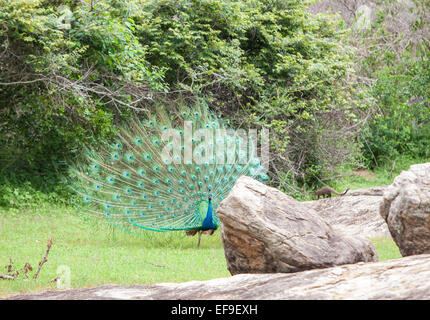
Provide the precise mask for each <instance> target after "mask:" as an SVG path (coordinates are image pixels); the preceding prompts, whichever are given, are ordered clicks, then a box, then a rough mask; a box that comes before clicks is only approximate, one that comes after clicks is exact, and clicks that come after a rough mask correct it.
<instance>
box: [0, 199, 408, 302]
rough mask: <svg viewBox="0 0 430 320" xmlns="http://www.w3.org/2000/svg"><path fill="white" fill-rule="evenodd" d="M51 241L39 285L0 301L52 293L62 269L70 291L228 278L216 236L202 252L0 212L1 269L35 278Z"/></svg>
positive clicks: (59, 216) (6, 288)
mask: <svg viewBox="0 0 430 320" xmlns="http://www.w3.org/2000/svg"><path fill="white" fill-rule="evenodd" d="M51 237H53V238H54V245H53V246H52V248H51V252H50V254H49V256H48V262H47V263H46V264H45V265H44V266H43V268H42V271H41V273H40V275H39V277H38V279H36V280H32V279H23V278H20V279H15V280H0V297H5V296H10V295H13V294H18V293H26V292H34V291H41V290H47V289H56V283H55V282H50V280H52V279H53V278H55V277H56V276H57V268H58V267H59V266H62V265H65V266H67V267H68V268H70V273H71V274H70V275H71V283H70V287H71V288H84V287H93V286H97V285H102V284H108V283H115V284H120V285H131V284H152V283H160V282H183V281H189V280H208V279H213V278H219V277H228V276H230V274H229V272H228V270H227V266H226V261H225V257H224V250H223V247H222V243H221V239H220V234H219V232H218V231H217V232H216V233H215V234H214V235H213V236H203V237H202V243H201V248H200V249H196V244H197V237H187V236H185V235H184V233H183V232H172V233H156V232H142V233H139V234H137V235H131V234H128V233H125V232H122V231H120V230H117V229H115V228H113V227H112V226H111V225H110V224H108V223H106V222H105V221H104V220H103V219H102V220H99V219H96V218H88V217H83V216H81V215H79V214H78V213H77V212H76V211H75V210H74V209H72V208H67V207H53V206H40V207H39V208H33V209H27V210H23V209H20V210H17V209H9V210H2V209H0V268H1V269H3V266H6V265H7V264H9V258H12V260H13V262H14V266H15V267H17V268H18V269H21V268H22V267H23V265H24V264H25V263H26V262H29V263H30V264H31V265H32V266H33V268H34V270H33V273H34V272H35V269H37V265H38V263H39V261H40V260H41V259H42V257H43V255H44V253H45V251H46V246H47V242H48V239H49V238H51ZM372 241H373V243H374V245H375V247H376V249H377V252H378V255H379V261H384V260H389V259H394V258H398V257H400V253H399V251H398V249H397V247H396V246H395V244H394V243H393V241H391V240H387V239H375V240H372ZM5 272H6V270H5V269H3V270H1V271H0V273H5Z"/></svg>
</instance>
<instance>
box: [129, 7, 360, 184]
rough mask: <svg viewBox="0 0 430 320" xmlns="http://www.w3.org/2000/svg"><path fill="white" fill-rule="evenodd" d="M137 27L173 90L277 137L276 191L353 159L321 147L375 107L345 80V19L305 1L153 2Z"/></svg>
mask: <svg viewBox="0 0 430 320" xmlns="http://www.w3.org/2000/svg"><path fill="white" fill-rule="evenodd" d="M132 19H133V21H135V22H136V36H137V37H138V38H139V41H140V42H141V43H142V44H143V45H144V46H146V47H147V48H148V61H150V63H151V64H153V65H157V66H159V67H160V68H163V70H165V74H166V81H167V82H168V83H169V86H170V88H171V90H173V91H174V92H177V91H181V92H187V93H191V94H193V95H195V96H200V97H201V96H202V97H204V98H205V99H206V101H208V103H209V104H210V106H211V107H212V108H214V109H216V110H217V111H218V112H221V113H222V115H223V116H224V117H227V118H228V119H230V120H231V121H232V122H234V125H236V126H244V125H245V126H250V127H254V128H255V127H261V126H264V127H267V128H270V129H271V130H272V133H273V135H272V136H271V143H272V158H273V161H272V163H271V164H272V165H273V166H277V167H278V168H277V170H273V171H272V172H271V173H272V176H273V177H274V179H273V182H274V184H275V185H276V184H278V185H279V184H281V183H282V181H281V180H282V176H283V175H284V174H285V173H286V172H289V171H291V169H296V170H293V171H296V172H295V173H294V177H293V179H297V178H299V177H300V179H301V180H302V183H305V184H306V183H307V184H309V183H312V181H313V180H315V179H316V177H321V176H324V175H327V174H328V173H329V172H330V170H326V169H333V167H335V165H332V163H334V162H336V159H343V155H342V157H341V156H339V154H338V153H337V152H336V150H333V152H332V153H331V154H321V152H320V150H319V149H317V148H314V146H313V142H314V141H315V140H316V139H318V136H319V135H320V134H321V132H323V131H324V130H326V129H327V128H328V127H330V128H339V127H341V124H340V123H342V124H351V123H354V122H355V121H356V120H357V119H355V118H354V115H355V114H356V109H357V108H366V107H367V105H366V103H362V102H360V101H357V100H354V98H353V94H352V93H353V88H352V86H351V84H350V83H347V82H346V81H345V77H346V74H347V73H348V72H349V71H350V67H351V52H350V51H349V49H348V47H347V46H346V45H344V44H343V43H342V39H343V36H344V31H343V24H342V21H341V20H339V19H337V18H336V17H334V16H323V15H318V16H312V15H310V14H309V13H307V12H306V4H305V3H304V2H303V1H288V2H285V1H259V0H253V1H225V0H218V1H212V0H211V1H207V0H187V1H169V0H163V1H153V2H151V3H150V4H147V5H146V6H145V5H143V6H142V7H141V8H140V10H137V11H136V12H135V15H134V16H133V17H132ZM303 137H306V138H307V141H305V142H304V143H303V140H304V139H302V138H303ZM345 139H346V140H348V141H349V142H348V143H349V144H350V145H352V144H353V143H352V141H353V139H351V137H345ZM324 160H327V161H324ZM286 165H289V167H286ZM292 167H293V168H292ZM309 168H313V169H309ZM315 168H319V169H318V170H315ZM284 170H285V171H284ZM315 176H316V177H315Z"/></svg>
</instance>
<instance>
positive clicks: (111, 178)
mask: <svg viewBox="0 0 430 320" xmlns="http://www.w3.org/2000/svg"><path fill="white" fill-rule="evenodd" d="M106 180H107V182H109V183H111V184H112V183H115V177H113V176H108V177H107V178H106Z"/></svg>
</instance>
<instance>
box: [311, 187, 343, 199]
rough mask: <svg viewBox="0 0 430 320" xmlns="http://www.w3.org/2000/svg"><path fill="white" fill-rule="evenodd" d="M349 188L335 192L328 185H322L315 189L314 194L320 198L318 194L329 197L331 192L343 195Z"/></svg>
mask: <svg viewBox="0 0 430 320" xmlns="http://www.w3.org/2000/svg"><path fill="white" fill-rule="evenodd" d="M348 190H349V189H346V190H345V192H344V193H338V192H336V190H334V189H332V188H330V187H322V188H321V189H319V190H317V191H315V193H314V194H315V195H316V196H317V197H318V199H319V198H320V196H322V197H324V196H327V197H328V198H330V197H331V194H332V193H334V194H337V195H338V196H344V195H345V194H346V193H347V192H348Z"/></svg>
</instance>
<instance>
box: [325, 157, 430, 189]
mask: <svg viewBox="0 0 430 320" xmlns="http://www.w3.org/2000/svg"><path fill="white" fill-rule="evenodd" d="M429 161H430V159H414V158H410V157H407V156H403V157H399V158H397V159H395V160H393V161H392V162H390V163H386V164H384V165H381V166H380V167H377V168H376V169H375V170H366V172H367V173H369V174H370V175H373V177H372V178H369V177H363V176H361V175H358V174H354V172H353V170H352V169H351V168H345V169H344V170H343V177H341V178H338V179H333V181H328V182H327V184H328V185H330V186H331V187H333V188H335V189H339V190H345V189H346V188H349V189H350V190H355V189H362V188H370V187H375V186H387V185H390V184H391V183H393V180H394V178H395V177H397V176H398V175H399V174H400V173H401V172H402V171H403V170H408V169H409V167H410V166H411V165H413V164H417V163H425V162H429Z"/></svg>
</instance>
